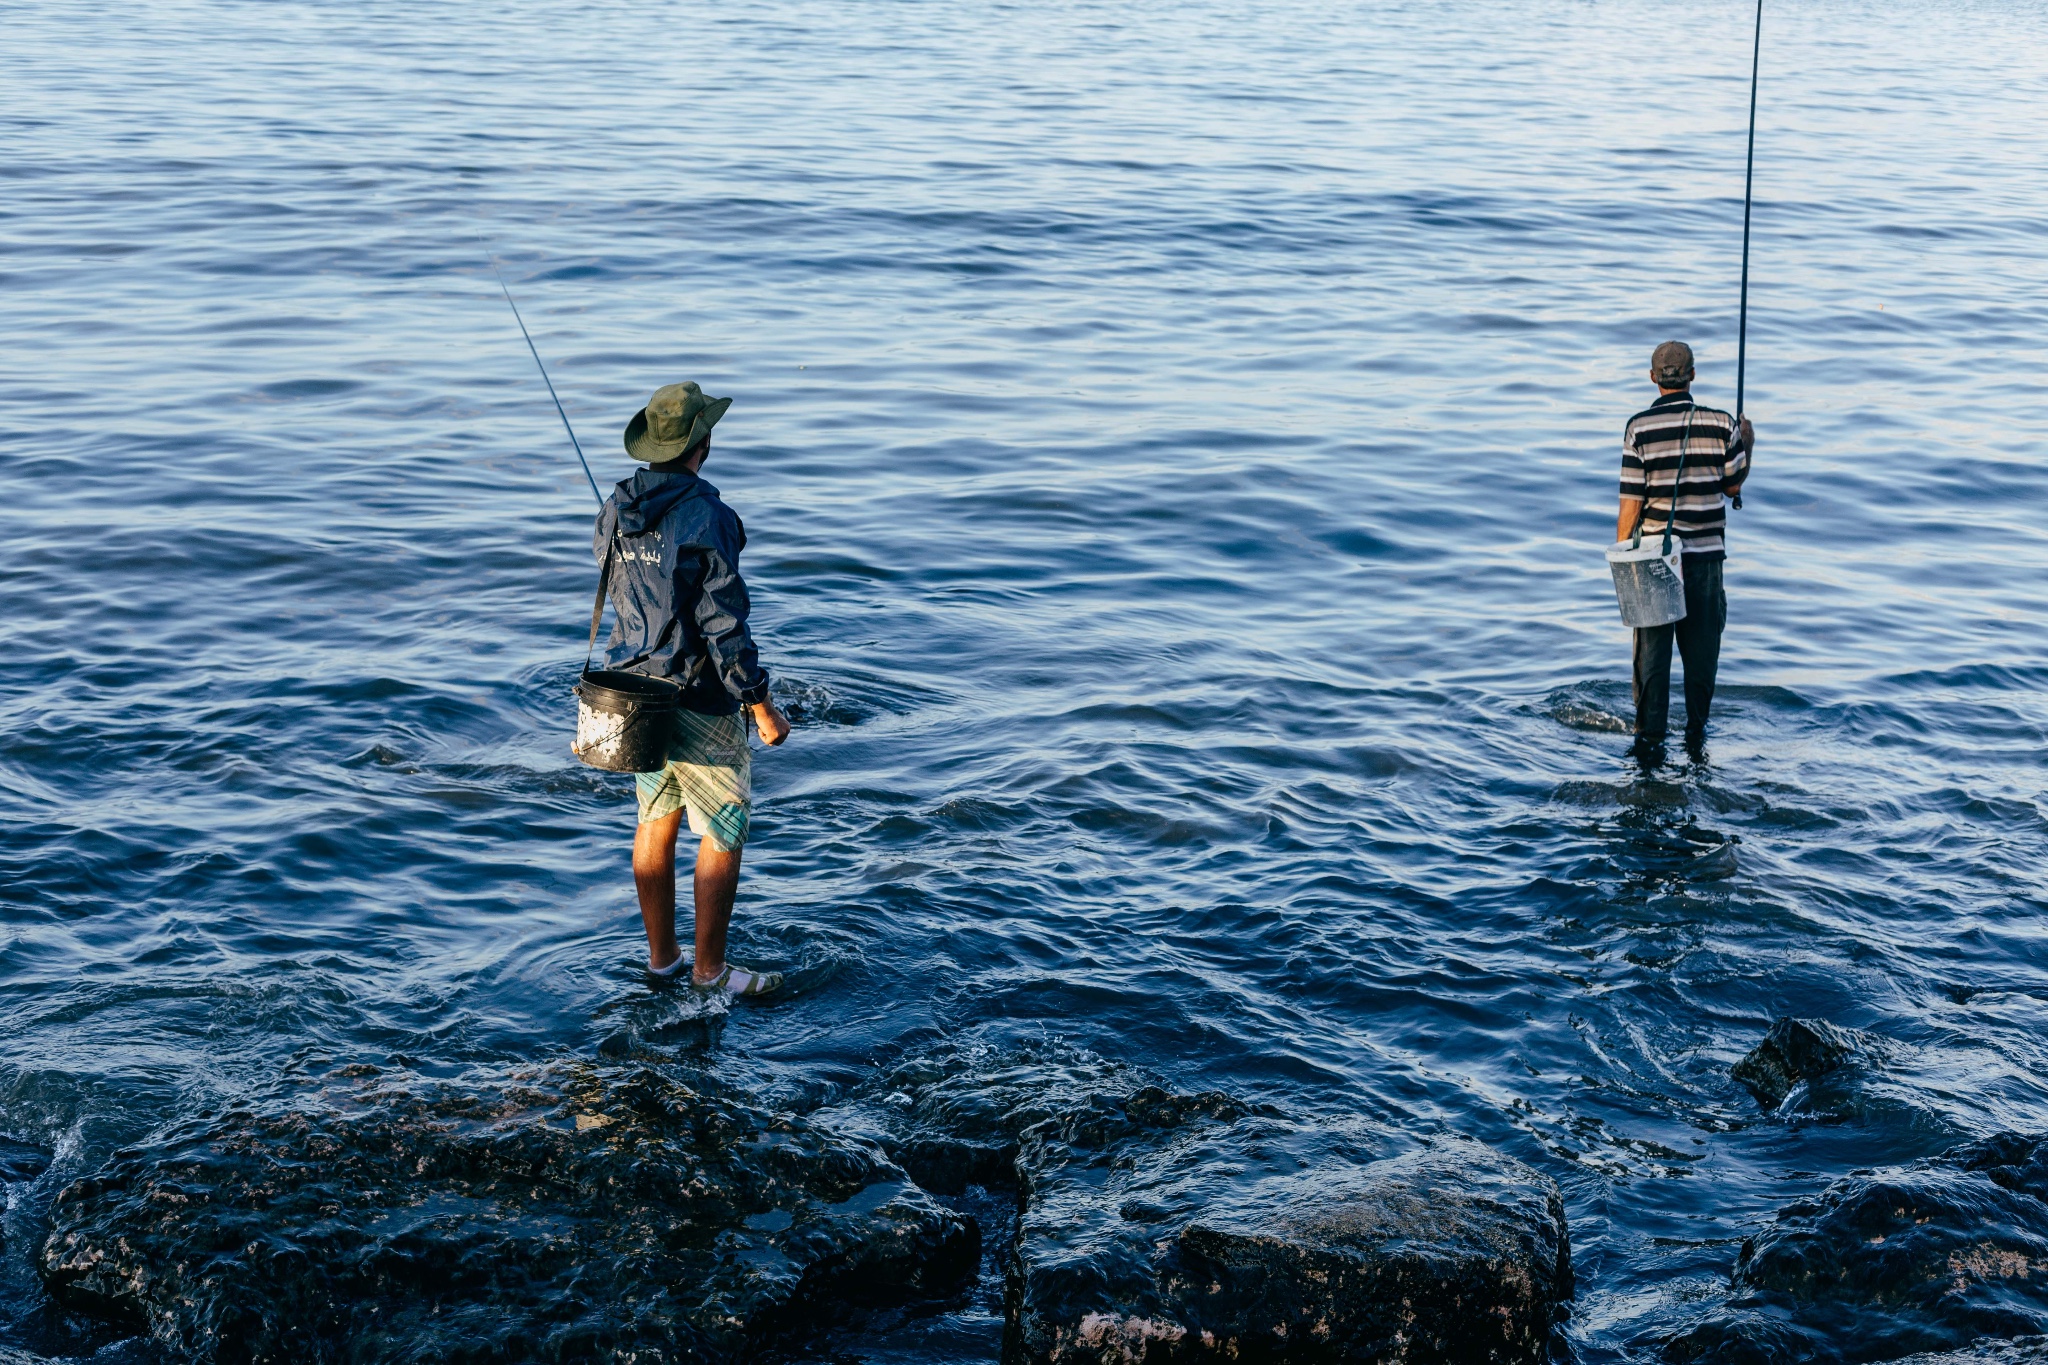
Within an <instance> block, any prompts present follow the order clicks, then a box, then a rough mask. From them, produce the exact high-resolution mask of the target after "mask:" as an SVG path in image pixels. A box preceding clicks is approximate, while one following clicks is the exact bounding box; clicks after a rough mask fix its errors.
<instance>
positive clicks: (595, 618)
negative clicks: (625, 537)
mask: <svg viewBox="0 0 2048 1365" xmlns="http://www.w3.org/2000/svg"><path fill="white" fill-rule="evenodd" d="M618 548H619V533H618V531H617V529H616V528H615V529H614V530H613V531H612V538H611V539H610V540H607V541H606V542H605V543H604V568H603V569H602V570H601V571H600V572H599V573H598V575H597V600H596V601H595V602H593V603H591V604H590V645H589V647H588V648H586V649H585V650H584V651H583V671H584V672H585V673H588V672H589V671H590V661H591V659H592V658H593V657H594V656H595V655H596V654H597V623H598V622H599V621H601V620H603V619H604V594H605V589H607V588H609V587H610V586H611V582H612V552H613V551H615V550H617V549H618Z"/></svg>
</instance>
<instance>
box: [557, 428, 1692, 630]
mask: <svg viewBox="0 0 2048 1365" xmlns="http://www.w3.org/2000/svg"><path fill="white" fill-rule="evenodd" d="M1699 407H1700V405H1699V404H1697V403H1687V404H1686V405H1685V413H1686V417H1685V425H1684V426H1682V427H1680V428H1679V429H1678V472H1677V473H1676V474H1674V475H1672V476H1671V515H1670V516H1668V517H1666V518H1664V557H1665V558H1666V559H1669V558H1670V557H1671V528H1672V527H1674V526H1676V525H1677V524H1678V485H1679V483H1680V481H1681V480H1683V479H1684V478H1685V459H1686V456H1687V454H1688V453H1689V452H1688V451H1687V450H1686V448H1685V443H1686V442H1687V441H1690V440H1691V439H1692V414H1693V413H1695V412H1698V411H1699ZM1649 519H1650V471H1649V470H1647V469H1646V470H1644V471H1643V505H1642V506H1641V507H1639V508H1637V509H1636V531H1635V536H1634V537H1633V538H1632V539H1631V540H1630V541H1629V543H1628V547H1629V549H1631V550H1639V549H1641V548H1642V546H1643V523H1644V522H1645V521H1648V520H1649ZM1680 548H1681V549H1683V548H1684V542H1683V541H1681V542H1680ZM606 562H607V564H609V562H610V561H609V559H607V561H606ZM590 629H591V631H592V632H593V635H592V638H595V632H596V630H597V626H596V624H595V623H592V625H591V627H590Z"/></svg>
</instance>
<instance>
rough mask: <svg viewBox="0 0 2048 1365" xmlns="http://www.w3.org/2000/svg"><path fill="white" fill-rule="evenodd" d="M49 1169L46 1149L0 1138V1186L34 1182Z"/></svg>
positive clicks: (48, 1157)
mask: <svg viewBox="0 0 2048 1365" xmlns="http://www.w3.org/2000/svg"><path fill="white" fill-rule="evenodd" d="M49 1168H50V1151H49V1149H48V1148H46V1147H36V1146H33V1145H31V1144H29V1143H26V1142H16V1141H15V1140H14V1139H13V1138H5V1137H0V1185H5V1184H11V1183H14V1182H17V1181H22V1180H34V1179H35V1178H36V1177H37V1176H39V1175H41V1174H42V1173H43V1172H44V1171H46V1170H48V1169H49Z"/></svg>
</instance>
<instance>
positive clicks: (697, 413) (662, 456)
mask: <svg viewBox="0 0 2048 1365" xmlns="http://www.w3.org/2000/svg"><path fill="white" fill-rule="evenodd" d="M731 406H732V400H731V399H730V398H706V397H705V396H704V390H702V389H700V388H698V387H697V386H696V385H695V384H693V383H691V382H689V381H688V380H685V381H683V382H682V383H680V384H664V385H662V386H661V387H660V388H658V389H656V390H655V391H654V397H652V398H650V399H648V400H647V406H646V407H644V408H642V409H640V411H638V412H636V413H634V414H633V420H632V421H630V422H628V423H626V453H627V454H628V455H631V456H632V457H633V458H634V459H636V460H645V461H646V462H647V463H648V464H666V463H667V462H668V461H670V460H674V459H680V458H681V457H682V455H683V453H684V452H685V451H687V450H688V449H689V448H690V447H691V446H693V445H695V444H697V442H699V441H701V440H703V439H704V438H705V437H706V436H709V435H710V434H711V428H713V427H715V426H717V425H718V419H719V418H721V417H723V416H725V410H726V409H727V408H729V407H731Z"/></svg>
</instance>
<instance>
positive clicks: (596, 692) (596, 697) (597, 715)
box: [570, 668, 683, 773]
mask: <svg viewBox="0 0 2048 1365" xmlns="http://www.w3.org/2000/svg"><path fill="white" fill-rule="evenodd" d="M682 695H683V689H682V688H680V687H678V686H677V685H676V684H675V683H673V682H670V681H669V680H668V679H667V678H650V677H648V676H647V675H646V674H645V673H622V672H619V671H617V670H615V669H609V668H586V669H584V670H583V681H581V682H579V683H577V684H576V742H575V743H574V744H573V745H571V746H570V748H571V749H572V750H573V751H574V752H575V754H576V757H578V758H580V759H582V760H583V761H584V762H585V763H588V764H589V765H590V766H591V767H593V768H602V769H604V770H605V771H606V772H608V773H654V772H660V771H661V770H662V769H663V768H664V767H666V766H667V765H668V746H669V739H670V737H671V736H672V735H674V733H675V724H676V723H675V713H676V707H677V706H678V705H679V704H680V702H681V700H682Z"/></svg>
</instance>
